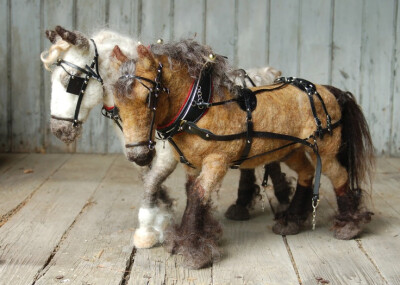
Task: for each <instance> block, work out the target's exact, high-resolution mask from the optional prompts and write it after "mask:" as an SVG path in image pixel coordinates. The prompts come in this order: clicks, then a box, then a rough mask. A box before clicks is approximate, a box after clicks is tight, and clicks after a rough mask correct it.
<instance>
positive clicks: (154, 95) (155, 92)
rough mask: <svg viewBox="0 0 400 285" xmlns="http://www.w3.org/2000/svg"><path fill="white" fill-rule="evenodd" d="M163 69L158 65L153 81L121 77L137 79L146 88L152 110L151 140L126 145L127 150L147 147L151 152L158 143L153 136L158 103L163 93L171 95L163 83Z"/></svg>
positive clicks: (130, 76) (134, 77) (160, 64)
mask: <svg viewBox="0 0 400 285" xmlns="http://www.w3.org/2000/svg"><path fill="white" fill-rule="evenodd" d="M162 69H163V65H162V63H159V64H158V68H157V75H156V78H155V79H154V81H153V80H151V79H148V78H145V77H142V76H137V75H133V74H126V75H123V76H121V77H120V79H136V80H137V81H138V82H139V83H140V84H142V85H143V87H145V88H146V89H147V90H148V91H149V93H148V94H147V99H146V100H147V104H148V105H147V106H148V108H149V109H150V112H151V123H150V130H149V139H148V140H147V141H141V142H138V143H130V144H126V145H125V147H126V148H131V147H137V146H144V145H147V146H148V147H149V149H150V150H153V149H154V147H155V145H156V142H155V141H153V140H152V136H153V129H154V123H155V118H156V110H157V101H158V97H159V95H160V93H161V92H165V93H167V94H169V89H168V88H166V87H164V86H163V84H162V83H161V78H162ZM144 82H147V83H150V84H151V85H152V86H151V87H149V86H147V85H146V84H145V83H144Z"/></svg>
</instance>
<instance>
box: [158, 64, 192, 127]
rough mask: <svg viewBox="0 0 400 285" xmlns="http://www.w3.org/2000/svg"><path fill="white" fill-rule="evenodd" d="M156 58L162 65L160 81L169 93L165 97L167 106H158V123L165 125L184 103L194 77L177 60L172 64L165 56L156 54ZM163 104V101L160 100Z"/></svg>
mask: <svg viewBox="0 0 400 285" xmlns="http://www.w3.org/2000/svg"><path fill="white" fill-rule="evenodd" d="M156 59H157V60H158V61H159V62H161V63H162V65H163V77H162V83H163V84H164V86H165V87H166V88H168V89H169V95H166V96H165V97H163V98H166V99H164V100H166V101H167V102H166V103H167V105H168V108H159V110H160V116H159V122H158V125H161V126H162V125H166V124H168V123H169V122H171V121H172V120H173V119H174V117H175V116H176V115H177V114H178V112H179V110H180V108H181V106H182V105H183V104H184V103H185V100H186V98H187V95H188V92H189V90H190V88H191V86H192V84H193V81H194V79H193V78H192V77H190V76H189V74H188V71H187V68H186V67H182V65H180V64H179V63H177V62H173V63H172V66H171V63H170V62H169V60H168V57H167V56H157V57H156ZM160 103H161V104H160V105H161V106H163V105H164V104H163V102H160Z"/></svg>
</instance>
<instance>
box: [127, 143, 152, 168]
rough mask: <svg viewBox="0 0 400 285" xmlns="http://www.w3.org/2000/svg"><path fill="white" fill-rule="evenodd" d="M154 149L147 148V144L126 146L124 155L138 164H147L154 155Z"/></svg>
mask: <svg viewBox="0 0 400 285" xmlns="http://www.w3.org/2000/svg"><path fill="white" fill-rule="evenodd" d="M154 154H155V152H154V150H149V149H148V147H147V146H141V147H135V148H128V149H127V150H126V157H127V158H128V160H129V161H132V162H135V163H136V164H137V165H139V166H145V165H149V164H150V163H151V161H152V160H153V157H154Z"/></svg>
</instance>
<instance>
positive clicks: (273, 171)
mask: <svg viewBox="0 0 400 285" xmlns="http://www.w3.org/2000/svg"><path fill="white" fill-rule="evenodd" d="M264 168H265V171H266V173H268V175H269V176H270V177H271V180H272V184H273V185H274V194H275V197H276V198H277V199H278V201H279V203H280V204H289V196H290V194H291V193H292V190H293V189H292V187H291V186H290V183H289V181H288V180H287V179H286V174H285V173H283V172H282V170H281V165H280V163H279V162H277V161H276V162H271V163H269V164H266V165H265V166H264Z"/></svg>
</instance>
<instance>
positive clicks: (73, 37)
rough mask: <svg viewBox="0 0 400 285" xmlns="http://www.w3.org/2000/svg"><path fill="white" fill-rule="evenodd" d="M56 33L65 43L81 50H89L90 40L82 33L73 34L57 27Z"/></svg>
mask: <svg viewBox="0 0 400 285" xmlns="http://www.w3.org/2000/svg"><path fill="white" fill-rule="evenodd" d="M55 31H56V33H57V34H58V35H59V36H60V37H61V38H62V39H63V40H64V41H66V42H68V43H70V44H72V45H74V46H76V47H78V48H81V49H89V46H90V45H89V40H88V39H87V38H86V37H85V36H84V35H83V34H81V33H80V32H76V31H75V32H71V31H68V30H66V29H64V28H63V27H61V26H57V27H56V29H55Z"/></svg>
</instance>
